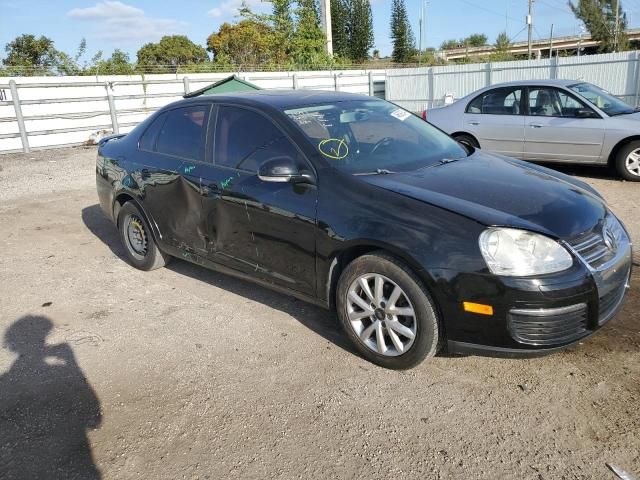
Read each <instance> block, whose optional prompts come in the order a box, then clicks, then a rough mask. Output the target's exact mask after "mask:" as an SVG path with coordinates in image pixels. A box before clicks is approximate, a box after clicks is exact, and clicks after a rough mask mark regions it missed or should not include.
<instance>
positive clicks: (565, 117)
mask: <svg viewBox="0 0 640 480" xmlns="http://www.w3.org/2000/svg"><path fill="white" fill-rule="evenodd" d="M526 97H527V115H526V117H525V119H526V120H525V123H526V128H525V159H526V160H537V161H562V162H584V163H594V162H598V160H599V158H600V154H601V153H602V145H603V142H604V135H605V122H604V120H603V119H602V117H600V115H599V114H598V113H596V112H595V111H594V110H593V109H592V108H590V107H589V106H587V105H586V104H585V103H583V102H582V101H581V100H579V99H578V98H577V97H575V96H574V95H572V94H571V93H569V92H568V91H566V90H564V89H558V88H555V87H529V88H528V94H527V95H526ZM578 115H580V116H578ZM585 115H590V116H591V118H585V117H584V116H585Z"/></svg>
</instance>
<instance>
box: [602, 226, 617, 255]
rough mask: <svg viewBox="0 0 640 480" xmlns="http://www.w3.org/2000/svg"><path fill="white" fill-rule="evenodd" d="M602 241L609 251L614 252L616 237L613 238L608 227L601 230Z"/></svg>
mask: <svg viewBox="0 0 640 480" xmlns="http://www.w3.org/2000/svg"><path fill="white" fill-rule="evenodd" d="M602 239H603V240H604V244H605V245H606V246H607V248H608V249H609V251H611V252H614V251H615V250H616V237H614V235H613V233H612V232H611V230H609V228H608V227H604V228H603V229H602Z"/></svg>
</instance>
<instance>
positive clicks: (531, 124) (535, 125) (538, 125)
mask: <svg viewBox="0 0 640 480" xmlns="http://www.w3.org/2000/svg"><path fill="white" fill-rule="evenodd" d="M529 126H530V127H531V128H542V125H541V124H539V123H530V124H529Z"/></svg>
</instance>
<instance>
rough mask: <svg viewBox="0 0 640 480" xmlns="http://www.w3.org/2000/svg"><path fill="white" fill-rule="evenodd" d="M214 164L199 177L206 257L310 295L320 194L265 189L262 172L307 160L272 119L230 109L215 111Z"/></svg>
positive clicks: (279, 186) (302, 188) (274, 186)
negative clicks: (278, 162)
mask: <svg viewBox="0 0 640 480" xmlns="http://www.w3.org/2000/svg"><path fill="white" fill-rule="evenodd" d="M216 110H217V112H216V115H215V117H216V120H215V133H214V146H213V162H214V164H213V165H212V166H209V167H207V168H206V171H204V172H203V177H202V182H203V183H202V184H203V220H204V224H203V225H204V226H203V228H204V229H205V234H206V237H207V239H208V241H209V257H210V258H211V259H213V260H215V261H217V262H220V263H223V264H225V265H227V266H230V267H232V268H235V269H237V270H240V271H243V272H246V273H251V274H252V275H255V276H258V277H261V278H262V279H264V280H266V281H269V282H273V283H276V284H278V285H282V286H285V287H288V288H291V289H294V290H297V291H300V292H302V293H308V294H314V293H315V229H316V203H317V190H316V187H315V186H313V185H294V184H290V183H271V182H263V181H262V180H260V179H259V178H258V175H257V172H258V169H259V168H260V165H261V164H262V163H263V162H265V161H266V160H269V159H271V158H274V157H282V156H287V157H290V158H292V159H294V161H295V162H296V163H297V165H298V167H299V169H300V170H302V171H311V167H310V165H309V164H308V162H307V160H306V158H305V157H304V156H303V155H302V153H301V152H300V151H299V149H298V148H297V147H296V146H295V144H294V143H293V142H292V141H291V140H290V139H289V138H288V137H287V135H286V134H284V133H283V131H282V130H281V129H280V127H279V126H277V125H276V124H275V123H274V122H273V121H272V120H271V119H269V118H267V117H266V116H265V115H263V114H262V113H261V112H260V111H257V110H254V109H251V108H248V107H241V106H235V105H220V106H218V107H216Z"/></svg>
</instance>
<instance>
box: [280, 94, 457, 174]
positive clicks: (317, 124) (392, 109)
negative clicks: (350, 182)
mask: <svg viewBox="0 0 640 480" xmlns="http://www.w3.org/2000/svg"><path fill="white" fill-rule="evenodd" d="M284 113H286V114H287V115H288V116H289V118H291V119H292V120H293V121H294V122H295V123H296V124H297V125H298V127H300V129H301V130H302V131H303V132H304V134H305V135H306V136H307V138H308V139H309V140H310V141H311V143H313V145H314V146H315V147H316V149H317V150H318V152H320V154H322V156H324V157H325V158H326V159H328V160H329V161H330V162H331V164H332V165H334V166H335V167H336V168H338V169H340V170H342V171H345V172H348V173H352V174H369V173H370V174H376V173H377V174H383V173H392V172H407V171H412V170H417V169H420V168H423V167H428V166H432V165H437V164H439V163H443V161H444V162H446V161H450V160H454V159H459V158H462V157H466V156H467V155H468V153H467V151H466V150H464V149H463V148H462V147H461V146H460V145H459V144H458V143H457V142H456V141H454V140H453V139H451V138H450V137H449V136H448V135H446V134H445V133H443V132H441V131H440V130H438V129H436V128H434V127H433V126H431V125H429V124H428V123H427V122H425V121H423V120H421V119H420V118H418V117H416V116H415V115H413V114H412V113H410V112H407V111H406V110H403V109H402V108H399V107H398V106H396V105H393V104H391V103H389V102H385V101H381V100H351V101H345V102H336V103H333V104H328V105H309V106H304V107H299V108H295V109H291V110H285V112H284Z"/></svg>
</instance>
